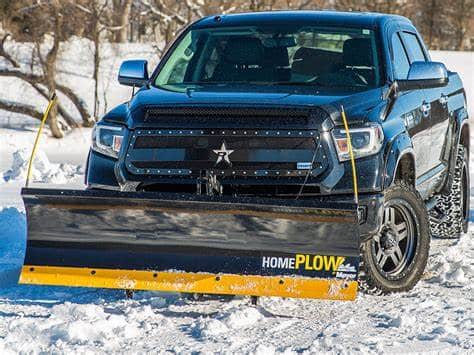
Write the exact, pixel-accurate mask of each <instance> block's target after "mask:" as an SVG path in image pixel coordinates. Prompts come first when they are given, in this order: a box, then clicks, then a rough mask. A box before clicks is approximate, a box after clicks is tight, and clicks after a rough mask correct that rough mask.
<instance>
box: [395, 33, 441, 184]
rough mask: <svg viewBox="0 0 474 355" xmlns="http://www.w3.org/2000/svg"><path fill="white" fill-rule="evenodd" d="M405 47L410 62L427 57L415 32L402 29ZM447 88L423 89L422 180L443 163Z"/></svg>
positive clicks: (425, 59)
mask: <svg viewBox="0 0 474 355" xmlns="http://www.w3.org/2000/svg"><path fill="white" fill-rule="evenodd" d="M401 36H402V40H403V43H404V45H405V48H407V50H408V57H409V59H410V64H411V63H413V62H415V61H427V60H429V57H428V56H427V53H426V52H425V51H424V50H423V47H422V45H421V41H420V39H419V37H418V35H417V34H416V33H413V32H408V31H403V32H402V33H401ZM446 89H447V88H446V87H442V88H429V89H424V90H422V91H423V94H424V97H425V99H424V101H423V107H422V112H423V113H424V115H426V117H427V120H426V122H427V124H428V125H429V126H430V138H429V142H428V145H429V146H430V149H429V150H430V154H429V156H428V159H427V162H426V163H427V168H428V174H427V175H426V176H425V178H424V179H422V180H432V179H431V178H434V177H436V175H438V174H440V173H441V172H442V171H443V170H444V168H445V165H444V164H443V163H442V155H443V152H444V149H445V147H447V146H448V145H447V144H446V137H447V130H448V122H449V115H448V109H447V107H448V106H447V101H448V100H447V96H446V95H445V93H444V92H443V90H444V91H445V90H446Z"/></svg>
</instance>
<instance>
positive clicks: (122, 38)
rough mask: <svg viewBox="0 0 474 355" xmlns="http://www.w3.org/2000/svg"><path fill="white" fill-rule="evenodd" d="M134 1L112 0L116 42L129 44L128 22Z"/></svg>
mask: <svg viewBox="0 0 474 355" xmlns="http://www.w3.org/2000/svg"><path fill="white" fill-rule="evenodd" d="M132 2H133V0H112V11H113V19H114V26H115V27H116V28H117V30H116V31H114V41H115V42H127V39H128V22H129V18H130V11H131V8H132Z"/></svg>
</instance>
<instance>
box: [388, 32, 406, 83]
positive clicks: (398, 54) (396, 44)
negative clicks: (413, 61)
mask: <svg viewBox="0 0 474 355" xmlns="http://www.w3.org/2000/svg"><path fill="white" fill-rule="evenodd" d="M392 55H393V72H394V73H393V74H394V78H395V79H396V80H405V79H406V78H407V77H408V71H409V70H410V61H409V60H408V54H407V52H406V50H405V47H404V46H403V43H402V41H401V39H400V35H399V33H394V34H393V35H392Z"/></svg>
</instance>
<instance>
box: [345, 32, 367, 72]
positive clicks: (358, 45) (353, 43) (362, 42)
mask: <svg viewBox="0 0 474 355" xmlns="http://www.w3.org/2000/svg"><path fill="white" fill-rule="evenodd" d="M342 57H343V58H342V60H343V63H344V65H345V66H347V67H371V66H373V65H374V63H373V60H372V59H373V58H372V45H371V42H370V39H368V38H352V39H348V40H346V41H344V46H343V48H342Z"/></svg>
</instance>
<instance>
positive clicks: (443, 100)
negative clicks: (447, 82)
mask: <svg viewBox="0 0 474 355" xmlns="http://www.w3.org/2000/svg"><path fill="white" fill-rule="evenodd" d="M439 103H440V104H441V105H443V106H445V105H446V104H447V103H448V96H447V95H444V94H441V97H440V98H439Z"/></svg>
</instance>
